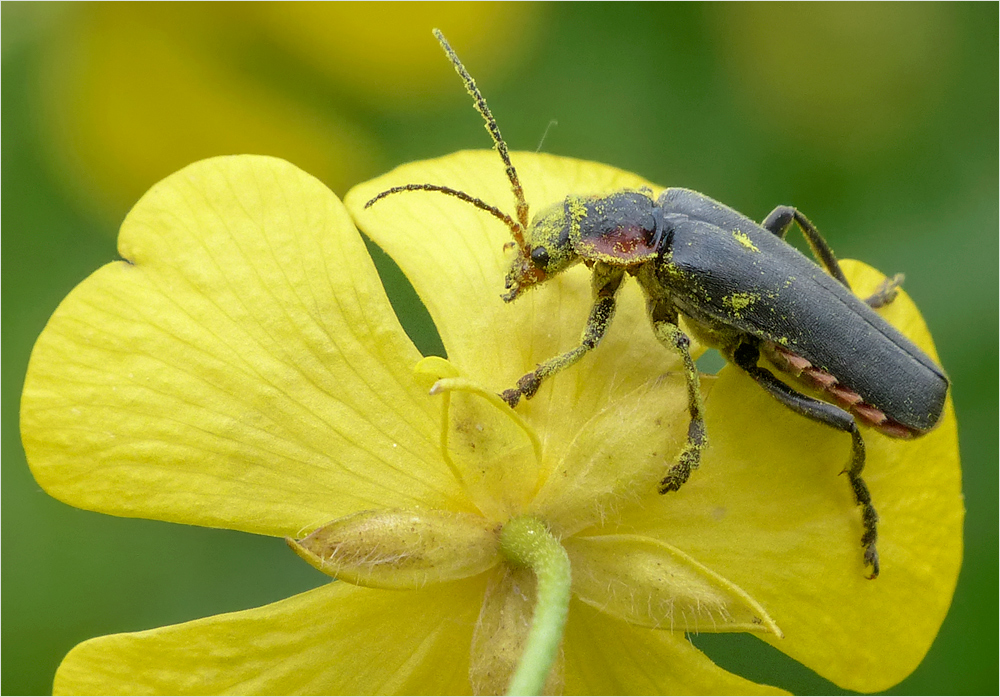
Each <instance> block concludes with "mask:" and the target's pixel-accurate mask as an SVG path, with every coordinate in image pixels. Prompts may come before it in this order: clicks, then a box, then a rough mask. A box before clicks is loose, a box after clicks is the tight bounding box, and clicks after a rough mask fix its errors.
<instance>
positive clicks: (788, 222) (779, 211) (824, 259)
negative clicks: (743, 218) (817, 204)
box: [761, 206, 851, 290]
mask: <svg viewBox="0 0 1000 697" xmlns="http://www.w3.org/2000/svg"><path fill="white" fill-rule="evenodd" d="M792 221H795V222H796V223H798V224H799V229H800V230H802V235H803V236H804V237H805V238H806V242H808V243H809V249H811V250H812V253H813V256H814V257H816V259H817V260H818V261H819V263H820V264H822V265H823V268H825V269H826V271H827V273H829V274H830V275H831V276H833V277H834V278H836V279H837V280H838V281H840V282H841V283H843V284H844V286H845V287H846V288H847V289H848V290H850V288H851V284H850V283H848V282H847V277H845V276H844V272H843V271H841V269H840V263H839V262H838V261H837V257H836V255H834V253H833V250H832V249H830V245H828V244H827V243H826V240H825V239H823V236H822V235H821V234H819V230H817V229H816V226H815V225H813V224H812V222H811V221H810V220H809V218H807V217H805V216H804V215H802V214H801V213H800V212H799V211H798V209H796V208H793V207H792V206H778V207H777V208H775V209H774V210H773V211H771V214H770V215H768V216H767V217H766V218H765V219H764V222H763V223H761V227H763V228H764V229H765V230H767V231H768V232H773V233H774V234H775V235H777V236H778V237H780V238H781V239H785V235H787V234H788V229H789V228H790V227H791V226H792Z"/></svg>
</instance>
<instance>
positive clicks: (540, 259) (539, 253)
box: [531, 247, 549, 269]
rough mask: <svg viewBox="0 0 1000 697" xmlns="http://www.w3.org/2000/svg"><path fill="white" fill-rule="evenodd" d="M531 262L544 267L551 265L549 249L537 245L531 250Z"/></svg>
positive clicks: (541, 267)
mask: <svg viewBox="0 0 1000 697" xmlns="http://www.w3.org/2000/svg"><path fill="white" fill-rule="evenodd" d="M531 263H533V264H534V265H535V266H537V267H538V268H539V269H544V268H545V267H546V266H548V265H549V251H548V250H547V249H545V247H535V248H534V249H532V250H531Z"/></svg>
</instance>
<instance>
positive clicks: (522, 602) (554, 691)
mask: <svg viewBox="0 0 1000 697" xmlns="http://www.w3.org/2000/svg"><path fill="white" fill-rule="evenodd" d="M537 597H538V588H537V580H536V579H535V574H534V573H532V571H531V570H530V569H528V568H526V567H511V566H509V565H506V564H504V565H503V566H501V567H499V568H498V569H496V570H495V571H494V572H492V573H491V574H490V578H489V582H488V584H487V586H486V594H485V596H484V597H483V603H482V608H481V609H480V611H479V619H478V620H477V622H476V628H475V631H474V632H473V634H472V649H471V653H470V660H469V679H470V680H471V681H472V692H473V694H477V695H502V694H505V693H506V692H507V689H508V687H509V686H510V681H511V677H512V676H513V675H514V672H515V671H516V669H517V667H518V664H519V663H520V661H521V660H522V659H523V658H524V649H525V646H526V644H527V641H528V632H529V629H530V627H531V621H532V617H533V615H534V612H535V604H536V601H537ZM563 661H564V657H563V653H562V651H561V650H560V651H559V652H558V653H557V655H556V659H555V662H554V664H553V665H552V667H551V669H550V671H549V676H548V680H547V681H546V683H545V689H544V693H545V694H548V695H558V694H562V692H563Z"/></svg>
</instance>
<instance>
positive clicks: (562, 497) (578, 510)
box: [531, 372, 713, 535]
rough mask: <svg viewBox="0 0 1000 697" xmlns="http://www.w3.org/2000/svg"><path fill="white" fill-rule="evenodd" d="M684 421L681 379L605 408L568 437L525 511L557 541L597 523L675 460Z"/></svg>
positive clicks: (657, 383) (652, 484) (650, 485)
mask: <svg viewBox="0 0 1000 697" xmlns="http://www.w3.org/2000/svg"><path fill="white" fill-rule="evenodd" d="M712 381H713V380H712V379H706V380H705V385H706V386H707V385H708V384H710V383H711V382H712ZM688 420H689V416H688V406H687V386H686V383H685V380H684V375H683V374H682V373H680V372H677V373H674V374H671V375H666V376H663V377H661V378H658V379H655V380H651V381H650V382H649V383H647V384H645V385H643V386H642V387H640V388H638V389H636V390H633V391H632V392H630V393H628V394H626V395H623V396H622V397H620V398H618V399H615V400H613V401H611V402H610V403H608V404H606V406H604V408H603V409H602V410H601V411H600V412H599V413H597V414H595V415H594V417H593V418H591V419H590V421H588V422H586V423H585V424H583V426H582V427H581V428H580V430H579V432H578V433H576V434H575V436H574V438H573V440H572V442H571V444H570V445H569V447H568V448H567V449H566V454H565V455H564V456H563V459H562V461H561V462H559V464H558V465H557V466H556V467H555V469H554V470H553V471H552V472H551V474H550V475H549V477H548V479H547V480H546V482H545V485H544V486H543V487H542V490H541V491H540V492H539V494H538V497H537V498H536V499H535V501H534V502H533V503H532V505H531V511H532V512H533V513H535V514H536V515H538V516H539V517H541V518H542V519H544V520H545V521H547V522H548V524H549V525H551V526H554V528H555V529H556V530H558V532H559V534H561V535H571V534H573V533H575V532H577V531H579V530H581V529H583V528H585V527H587V526H589V525H595V524H598V523H603V522H604V521H605V520H606V519H607V518H608V517H612V516H614V515H615V514H616V512H617V510H618V509H619V508H620V507H622V506H623V505H628V504H630V503H632V502H634V501H635V500H636V499H637V498H639V497H641V496H642V495H643V494H646V493H648V492H649V491H653V490H655V489H656V486H657V484H658V483H659V481H660V480H661V479H662V478H663V477H664V475H665V474H666V473H667V470H668V469H669V468H670V466H671V465H672V464H674V462H675V461H676V458H677V456H678V454H679V453H680V449H681V446H682V445H683V444H684V438H685V436H686V435H687V429H688Z"/></svg>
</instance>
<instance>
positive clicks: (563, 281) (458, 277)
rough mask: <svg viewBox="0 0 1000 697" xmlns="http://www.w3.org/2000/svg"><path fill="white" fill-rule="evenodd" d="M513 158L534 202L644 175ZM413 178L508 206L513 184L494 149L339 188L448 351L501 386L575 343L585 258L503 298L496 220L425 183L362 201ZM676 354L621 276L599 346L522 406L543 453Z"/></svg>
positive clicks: (504, 261)
mask: <svg viewBox="0 0 1000 697" xmlns="http://www.w3.org/2000/svg"><path fill="white" fill-rule="evenodd" d="M512 159H513V162H514V164H515V166H516V167H517V170H518V173H519V175H520V177H521V181H522V183H523V185H524V190H525V195H526V197H527V200H528V203H529V205H530V206H531V209H532V210H533V211H539V210H541V209H542V208H543V207H545V206H546V205H549V204H551V203H554V202H556V201H559V200H561V199H563V198H565V196H566V195H568V194H570V193H576V194H581V193H597V192H607V191H613V190H617V189H622V188H627V187H630V188H638V187H642V186H649V184H648V182H646V181H644V180H643V179H641V178H639V177H637V176H636V175H634V174H629V173H627V172H623V171H621V170H618V169H614V168H612V167H608V166H607V165H600V164H596V163H592V162H583V161H580V160H572V159H568V158H559V157H554V156H551V155H539V154H533V153H514V154H513V155H512ZM411 183H430V184H440V185H446V186H451V187H454V188H457V189H461V190H463V191H465V192H466V193H468V194H470V195H472V196H475V197H478V198H480V199H482V200H483V201H485V202H487V203H489V204H492V205H494V206H497V207H499V208H500V209H502V210H505V211H507V212H508V213H509V214H511V215H513V212H514V199H513V195H512V194H511V190H510V185H509V183H508V182H507V179H506V177H505V175H504V169H503V165H502V163H501V161H500V158H499V157H498V156H497V154H496V153H495V152H493V151H473V152H460V153H456V154H454V155H449V156H447V157H442V158H440V159H437V160H429V161H425V162H415V163H411V164H408V165H403V166H402V167H399V168H397V169H395V170H393V171H392V172H390V173H388V174H386V175H384V176H382V177H379V178H378V179H375V180H372V181H369V182H366V183H364V184H361V185H359V186H357V187H355V188H354V189H352V190H351V191H350V192H349V193H348V194H347V196H346V197H345V199H344V202H345V204H346V205H347V207H348V209H349V210H350V211H351V214H352V215H353V216H354V219H355V220H356V221H357V223H358V225H359V227H361V229H362V230H363V231H364V232H365V233H366V234H367V235H369V236H370V237H371V238H372V239H373V240H374V241H375V242H376V243H377V244H378V245H379V246H380V247H382V248H383V249H384V250H386V252H387V253H388V254H389V255H390V256H392V258H393V259H394V260H395V261H396V263H398V264H399V266H400V268H401V269H402V270H403V272H404V273H405V274H406V275H407V277H408V278H409V279H410V281H411V282H412V283H413V286H414V288H415V289H416V291H417V293H418V294H419V295H420V297H421V299H422V300H423V301H424V304H425V305H426V306H427V308H428V309H429V310H430V313H431V316H432V317H433V319H434V321H435V323H436V324H437V328H438V330H439V332H440V333H441V338H442V340H443V342H444V345H445V348H446V349H447V351H448V358H449V360H450V361H451V362H452V363H453V364H454V365H455V366H456V367H458V368H459V370H461V372H462V374H463V375H466V376H468V377H469V378H470V379H472V380H474V381H476V382H479V383H481V384H483V385H485V386H486V387H488V388H490V389H492V390H494V391H497V392H499V391H502V390H504V389H506V388H509V387H513V386H514V383H515V382H516V381H517V379H518V378H519V377H521V376H522V375H523V374H525V373H526V372H528V371H530V370H533V369H534V368H535V365H536V364H537V363H539V362H541V361H544V360H546V359H548V358H551V357H553V356H555V355H557V354H559V353H562V352H565V351H568V350H570V349H572V348H574V347H575V346H576V345H578V343H579V341H580V334H581V332H582V331H583V328H584V326H585V324H586V322H587V317H588V313H589V311H590V306H591V303H592V302H593V298H592V291H591V287H590V276H589V273H588V271H587V269H586V268H584V267H583V266H580V267H578V268H574V269H570V270H569V271H567V272H565V273H564V274H562V275H560V276H559V277H557V278H555V279H552V280H551V281H549V282H547V283H545V284H544V285H542V286H541V287H539V288H537V289H535V290H532V291H531V292H530V293H527V294H525V295H524V296H522V297H520V298H518V299H517V300H516V301H515V302H513V303H510V304H505V303H504V302H503V301H502V300H501V299H500V295H501V293H502V292H503V289H504V275H505V274H506V273H507V266H508V264H509V263H510V256H509V255H505V254H503V253H502V249H503V246H504V244H505V243H506V242H508V241H510V239H511V238H510V232H509V231H508V229H507V228H506V227H505V226H504V225H503V223H501V222H500V221H498V220H496V219H495V218H493V217H491V216H490V215H488V214H486V213H484V212H482V211H480V210H478V209H476V208H474V207H473V206H471V205H469V204H467V203H464V202H462V201H460V200H458V199H456V198H452V197H449V196H445V195H443V194H440V193H432V192H405V193H401V194H396V195H393V196H389V197H388V198H386V199H383V200H381V201H379V202H378V203H376V204H375V205H373V206H372V207H371V208H368V209H365V208H364V204H365V203H366V202H367V201H368V200H369V199H371V198H372V197H373V196H375V195H376V194H378V193H379V192H381V191H384V190H386V189H389V188H391V187H393V186H397V185H402V184H411ZM677 365H678V361H677V359H676V358H675V356H674V355H673V353H672V352H670V351H668V350H667V349H665V348H663V347H662V346H661V345H659V344H658V343H657V342H656V340H655V339H654V337H653V335H652V331H651V330H650V327H649V321H648V319H647V317H646V309H645V302H644V300H643V299H642V296H641V293H640V292H639V289H638V286H637V285H636V284H635V283H633V282H631V281H626V283H625V284H624V288H623V289H622V291H621V292H620V294H619V308H618V312H617V314H616V316H615V320H614V322H613V323H612V325H611V328H610V329H609V331H608V334H607V335H606V336H605V338H604V341H603V343H602V344H601V346H600V347H598V348H597V349H596V350H595V351H593V353H592V355H590V356H587V357H585V358H584V359H583V360H582V361H581V362H580V363H578V364H577V365H575V366H573V367H572V368H570V369H568V370H566V371H565V372H563V373H561V374H559V375H557V376H555V377H554V378H551V379H550V380H549V381H548V382H547V383H546V384H545V385H543V386H542V388H541V390H539V393H538V394H537V395H536V396H535V397H534V398H533V399H532V400H531V401H530V402H528V403H527V404H522V405H520V406H518V411H519V412H520V413H522V414H524V415H525V417H526V418H528V419H529V420H533V421H534V423H535V424H536V428H537V429H538V431H539V434H540V435H541V436H542V438H544V439H546V442H545V446H546V448H547V449H548V450H547V453H546V454H547V457H550V458H552V459H553V460H558V459H559V458H561V457H562V455H563V454H564V453H563V451H562V450H561V448H564V447H565V446H566V445H567V444H568V443H569V442H570V441H571V439H572V437H573V436H574V435H575V434H576V433H577V432H578V431H579V428H580V426H582V425H583V423H584V422H586V420H587V419H589V418H590V417H591V416H592V415H593V414H594V413H595V412H596V411H598V410H599V409H600V407H601V405H602V404H603V403H604V402H605V401H606V400H607V399H609V398H612V397H615V396H617V395H621V394H625V393H628V392H630V391H631V390H633V389H635V388H637V387H638V386H639V385H640V384H642V383H643V382H645V381H646V380H648V379H649V378H650V377H651V376H655V375H658V374H660V373H661V372H664V371H667V370H671V369H672V368H674V367H676V366H677ZM540 424H544V426H542V425H540Z"/></svg>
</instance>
